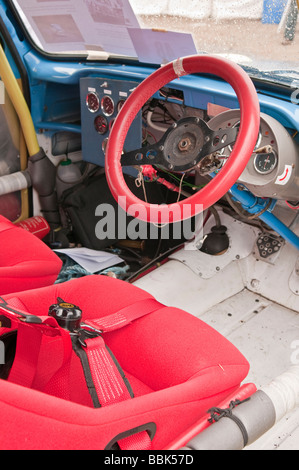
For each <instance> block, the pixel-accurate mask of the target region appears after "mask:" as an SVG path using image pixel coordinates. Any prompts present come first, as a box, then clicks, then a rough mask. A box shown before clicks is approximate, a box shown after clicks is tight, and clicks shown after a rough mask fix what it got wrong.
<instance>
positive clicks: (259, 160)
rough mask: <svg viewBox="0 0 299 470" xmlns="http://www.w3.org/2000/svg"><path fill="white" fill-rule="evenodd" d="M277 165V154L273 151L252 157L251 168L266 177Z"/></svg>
mask: <svg viewBox="0 0 299 470" xmlns="http://www.w3.org/2000/svg"><path fill="white" fill-rule="evenodd" d="M276 165H277V154H276V152H275V151H274V150H273V151H272V152H268V153H257V154H256V156H255V157H254V161H253V166H254V168H255V170H256V171H257V172H258V173H261V174H263V175H267V174H268V173H271V171H273V170H274V168H275V167H276Z"/></svg>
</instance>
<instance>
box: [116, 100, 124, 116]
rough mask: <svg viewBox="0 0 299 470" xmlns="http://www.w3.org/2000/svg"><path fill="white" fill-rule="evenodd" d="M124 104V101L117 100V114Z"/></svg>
mask: <svg viewBox="0 0 299 470" xmlns="http://www.w3.org/2000/svg"><path fill="white" fill-rule="evenodd" d="M124 102H125V100H119V102H118V103H117V112H118V113H119V111H120V110H121V108H122V107H123V104H124Z"/></svg>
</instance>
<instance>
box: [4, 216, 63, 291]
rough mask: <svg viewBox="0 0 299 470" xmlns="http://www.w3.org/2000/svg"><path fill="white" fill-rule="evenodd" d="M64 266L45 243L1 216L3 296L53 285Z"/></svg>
mask: <svg viewBox="0 0 299 470" xmlns="http://www.w3.org/2000/svg"><path fill="white" fill-rule="evenodd" d="M61 266H62V261H61V260H60V258H59V257H58V256H57V255H56V254H55V253H54V252H53V251H52V250H51V249H50V248H49V247H48V246H47V245H46V244H45V243H44V242H43V241H42V240H39V239H38V238H37V237H36V236H35V235H33V234H32V233H30V232H28V231H27V230H24V229H23V228H21V227H17V226H16V225H14V224H13V223H12V222H10V221H9V220H8V219H6V218H5V217H3V216H2V215H0V295H3V294H8V293H10V292H17V291H23V290H28V289H34V288H36V287H44V286H48V285H51V284H53V283H54V282H55V280H56V279H57V276H58V274H59V271H60V269H61Z"/></svg>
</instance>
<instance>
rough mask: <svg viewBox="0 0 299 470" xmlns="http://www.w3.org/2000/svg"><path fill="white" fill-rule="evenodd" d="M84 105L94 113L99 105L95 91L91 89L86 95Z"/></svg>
mask: <svg viewBox="0 0 299 470" xmlns="http://www.w3.org/2000/svg"><path fill="white" fill-rule="evenodd" d="M86 106H87V108H88V109H89V111H90V112H91V113H96V112H97V111H98V109H99V107H100V100H99V97H98V95H97V93H96V92H95V91H91V92H90V93H88V95H87V96H86Z"/></svg>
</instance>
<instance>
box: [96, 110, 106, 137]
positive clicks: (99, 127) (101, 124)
mask: <svg viewBox="0 0 299 470" xmlns="http://www.w3.org/2000/svg"><path fill="white" fill-rule="evenodd" d="M94 127H95V130H96V131H97V132H98V133H99V134H102V135H103V134H106V132H107V131H108V121H107V119H106V118H105V116H102V115H101V114H100V115H99V116H97V117H96V118H95V120H94Z"/></svg>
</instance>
